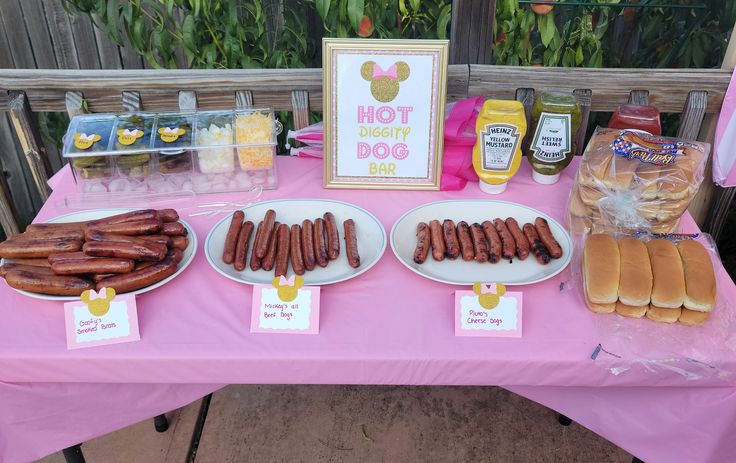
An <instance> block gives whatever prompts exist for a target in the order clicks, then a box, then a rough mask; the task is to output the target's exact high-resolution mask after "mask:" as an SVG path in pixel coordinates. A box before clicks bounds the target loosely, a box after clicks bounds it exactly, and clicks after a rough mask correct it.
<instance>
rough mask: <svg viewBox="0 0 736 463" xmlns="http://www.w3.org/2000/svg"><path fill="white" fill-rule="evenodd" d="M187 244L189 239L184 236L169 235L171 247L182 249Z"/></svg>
mask: <svg viewBox="0 0 736 463" xmlns="http://www.w3.org/2000/svg"><path fill="white" fill-rule="evenodd" d="M251 223H253V222H251ZM241 230H242V228H241ZM251 231H252V230H251ZM188 246H189V240H188V239H187V237H186V236H181V235H177V236H172V237H171V243H170V246H169V247H172V248H175V249H181V250H182V251H183V250H185V249H186V248H187V247H188ZM236 249H237V248H236Z"/></svg>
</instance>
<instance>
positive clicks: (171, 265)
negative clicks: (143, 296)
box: [96, 257, 177, 294]
mask: <svg viewBox="0 0 736 463" xmlns="http://www.w3.org/2000/svg"><path fill="white" fill-rule="evenodd" d="M176 267H177V264H176V262H174V259H172V258H170V257H167V258H166V259H164V260H162V261H161V262H156V263H155V264H153V265H151V266H150V267H147V268H144V269H139V270H134V271H132V272H130V273H124V274H122V275H115V276H113V277H110V278H105V279H104V280H100V281H99V282H97V285H96V286H97V290H98V291H99V290H100V289H102V288H112V289H114V290H115V292H116V293H118V294H122V293H127V292H130V291H135V290H137V289H141V288H145V287H146V286H151V285H152V284H154V283H158V282H159V281H161V280H163V279H166V278H168V277H170V276H171V275H173V274H174V273H176Z"/></svg>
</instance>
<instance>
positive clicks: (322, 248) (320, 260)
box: [313, 217, 330, 267]
mask: <svg viewBox="0 0 736 463" xmlns="http://www.w3.org/2000/svg"><path fill="white" fill-rule="evenodd" d="M313 238H314V258H315V260H316V261H317V265H319V266H320V267H327V263H328V262H329V261H330V258H329V256H328V255H327V239H326V238H325V220H324V219H323V218H321V217H320V218H318V219H316V220H315V221H314V236H313Z"/></svg>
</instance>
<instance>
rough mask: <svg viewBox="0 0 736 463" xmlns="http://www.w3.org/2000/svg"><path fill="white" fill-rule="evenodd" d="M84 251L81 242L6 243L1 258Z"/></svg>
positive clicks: (29, 241) (30, 241)
mask: <svg viewBox="0 0 736 463" xmlns="http://www.w3.org/2000/svg"><path fill="white" fill-rule="evenodd" d="M80 249H82V242H81V241H79V240H59V241H36V240H28V241H20V242H18V241H4V242H2V243H0V257H2V258H4V259H26V258H36V257H48V256H50V255H51V254H56V253H59V252H74V251H79V250H80Z"/></svg>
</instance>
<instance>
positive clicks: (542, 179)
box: [532, 170, 560, 185]
mask: <svg viewBox="0 0 736 463" xmlns="http://www.w3.org/2000/svg"><path fill="white" fill-rule="evenodd" d="M532 178H533V179H534V181H535V182H537V183H541V184H542V185H552V184H553V183H557V180H559V179H560V174H553V175H544V174H540V173H539V172H537V171H536V170H534V171H532Z"/></svg>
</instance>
